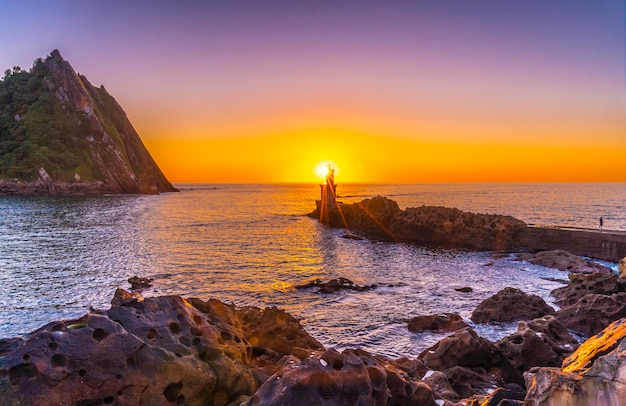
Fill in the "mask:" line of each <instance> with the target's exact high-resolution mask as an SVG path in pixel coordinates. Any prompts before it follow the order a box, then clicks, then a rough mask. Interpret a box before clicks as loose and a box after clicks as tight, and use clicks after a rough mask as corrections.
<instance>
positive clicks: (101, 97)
mask: <svg viewBox="0 0 626 406" xmlns="http://www.w3.org/2000/svg"><path fill="white" fill-rule="evenodd" d="M175 190H176V189H175V188H174V187H173V186H172V184H171V183H170V182H169V181H168V180H167V178H166V177H165V175H163V172H161V170H160V169H159V167H158V165H157V164H156V162H154V159H152V157H151V156H150V153H149V152H148V150H147V149H146V148H145V146H144V145H143V142H142V141H141V139H140V138H139V135H138V134H137V132H136V131H135V129H134V128H133V125H132V124H131V123H130V121H129V120H128V117H127V116H126V113H125V112H124V110H123V109H122V107H121V106H120V105H119V104H118V103H117V102H116V101H115V99H114V98H113V96H111V95H110V94H109V93H108V92H107V91H106V90H105V89H104V87H103V86H101V87H99V88H97V87H94V86H92V85H91V83H89V81H88V80H87V78H86V77H84V76H81V75H78V74H77V73H76V72H75V71H74V69H73V68H72V66H71V65H70V64H69V62H67V61H66V60H64V59H63V57H62V56H61V54H60V53H59V51H57V50H54V51H52V52H51V53H50V55H49V56H48V57H47V58H46V59H45V60H42V59H38V60H36V61H35V63H34V64H33V67H32V69H31V70H30V71H24V70H22V69H21V68H19V67H17V66H16V67H14V68H13V69H9V70H7V71H5V73H4V77H3V78H2V80H0V195H5V194H102V193H160V192H172V191H175Z"/></svg>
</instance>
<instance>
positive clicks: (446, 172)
mask: <svg viewBox="0 0 626 406" xmlns="http://www.w3.org/2000/svg"><path fill="white" fill-rule="evenodd" d="M146 144H147V146H148V148H149V150H150V151H151V152H152V154H153V155H154V157H155V159H156V160H157V162H158V163H159V165H160V167H161V168H162V169H163V170H164V172H165V173H166V174H167V175H168V176H169V177H170V178H171V179H173V180H174V181H179V182H205V181H207V180H210V181H213V182H215V181H217V182H314V181H319V180H320V179H319V178H318V177H317V175H316V174H315V173H314V169H315V166H316V165H317V164H319V163H320V162H321V161H323V160H330V161H333V162H334V163H336V164H337V166H338V173H337V179H338V181H341V182H373V183H389V182H394V183H433V182H476V181H489V182H511V181H514V182H515V181H521V182H550V181H555V182H556V181H624V180H626V177H625V176H624V165H625V164H624V157H625V156H626V147H624V146H615V147H603V146H599V147H589V146H581V145H579V146H572V147H567V146H559V145H536V144H526V145H521V144H518V145H515V144H495V143H485V144H480V143H473V144H465V143H459V142H454V143H438V142H420V141H414V140H409V139H398V138H384V137H375V136H371V135H364V134H346V133H341V132H338V131H328V132H322V131H312V132H309V133H307V132H303V133H297V134H285V135H282V136H274V137H256V138H237V139H229V140H202V139H187V140H181V139H176V140H168V139H163V140H149V141H147V142H146ZM180 157H184V159H180Z"/></svg>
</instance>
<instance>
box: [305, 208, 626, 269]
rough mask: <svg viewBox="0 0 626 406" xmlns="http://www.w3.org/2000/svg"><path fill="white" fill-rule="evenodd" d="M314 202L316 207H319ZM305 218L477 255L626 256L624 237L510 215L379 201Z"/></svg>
mask: <svg viewBox="0 0 626 406" xmlns="http://www.w3.org/2000/svg"><path fill="white" fill-rule="evenodd" d="M318 203H319V202H318ZM309 216H311V217H313V218H316V219H318V220H320V221H322V222H323V223H324V224H327V225H329V226H331V227H336V228H347V229H348V230H349V231H356V232H360V233H364V234H366V235H368V236H370V237H373V238H376V239H381V240H386V241H398V242H413V243H417V244H423V245H433V246H439V247H458V248H470V249H476V250H528V251H540V250H554V249H565V250H567V251H569V252H572V253H574V254H576V255H583V256H588V257H591V258H596V259H600V260H604V261H611V262H617V261H619V260H620V259H621V258H623V257H624V256H626V233H619V232H608V231H605V232H600V231H593V230H578V229H559V228H541V227H531V226H528V225H527V224H526V223H524V222H523V221H521V220H518V219H516V218H513V217H511V216H502V215H493V214H477V213H469V212H464V211H461V210H458V209H454V208H447V207H433V206H422V207H416V208H407V209H405V210H401V209H400V207H399V206H398V204H397V203H396V202H394V201H393V200H390V199H387V198H385V197H382V196H376V197H373V198H371V199H365V200H363V201H361V202H360V203H353V204H342V203H338V204H337V205H329V206H328V207H324V208H322V207H320V205H319V204H318V207H317V208H316V210H315V211H313V212H312V213H310V214H309Z"/></svg>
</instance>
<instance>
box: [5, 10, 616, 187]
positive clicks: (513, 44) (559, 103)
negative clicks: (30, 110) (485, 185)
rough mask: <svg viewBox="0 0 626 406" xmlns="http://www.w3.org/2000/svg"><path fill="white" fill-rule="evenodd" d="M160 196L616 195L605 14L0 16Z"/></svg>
mask: <svg viewBox="0 0 626 406" xmlns="http://www.w3.org/2000/svg"><path fill="white" fill-rule="evenodd" d="M0 10H1V12H0V38H1V39H0V66H1V67H2V71H4V70H5V69H8V68H11V67H13V66H16V65H17V66H21V67H22V68H30V67H31V66H32V63H33V61H34V60H35V59H36V58H39V57H45V56H47V55H48V54H49V53H50V52H51V51H52V50H53V49H59V51H60V52H61V54H62V55H63V57H64V58H65V59H66V60H68V61H69V62H70V63H71V64H72V66H73V67H74V69H75V70H76V71H78V72H80V73H81V74H83V75H85V76H86V77H87V78H88V79H89V81H90V82H91V83H92V84H94V85H96V86H99V85H101V84H102V85H104V86H105V88H106V89H107V90H108V91H109V93H111V94H112V95H113V96H114V97H115V98H116V100H117V101H118V102H119V103H120V105H121V106H122V107H123V108H124V110H125V111H126V113H127V115H128V117H129V118H130V120H131V122H132V123H133V125H134V127H135V129H136V130H137V131H138V133H139V135H140V136H141V138H142V140H143V142H144V144H145V145H146V147H147V148H148V150H149V151H150V153H151V154H152V155H153V157H154V158H155V160H156V161H157V163H158V164H159V166H160V167H161V169H162V170H163V172H164V173H165V174H166V176H167V177H168V178H169V179H170V180H171V181H174V182H250V183H262V182H315V181H319V179H318V178H317V177H316V175H315V172H314V168H315V166H316V165H318V164H319V163H320V162H325V161H331V162H333V163H334V164H335V165H336V166H337V177H336V179H337V181H338V182H339V183H341V182H374V183H441V182H545V181H547V182H555V181H567V182H569V181H622V182H623V181H626V95H625V93H626V84H625V76H626V73H625V60H626V58H625V40H624V38H625V34H624V30H625V28H624V26H625V20H626V18H625V13H624V1H623V0H594V1H590V0H586V1H581V0H473V1H469V0H454V1H453V0H414V1H387V2H382V1H358V2H357V1H341V2H338V1H325V0H319V1H302V2H297V1H272V0H268V1H241V0H228V1H211V2H203V1H184V2H177V1H132V2H127V1H107V2H96V1H84V0H83V1H74V0H65V1H64V0H58V1H28V0H26V1H19V2H18V1H6V0H0Z"/></svg>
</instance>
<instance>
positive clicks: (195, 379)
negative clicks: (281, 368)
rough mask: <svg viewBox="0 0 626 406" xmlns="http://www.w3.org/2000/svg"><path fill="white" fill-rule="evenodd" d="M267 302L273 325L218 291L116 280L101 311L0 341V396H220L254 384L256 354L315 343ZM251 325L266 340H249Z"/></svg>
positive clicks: (41, 399)
mask: <svg viewBox="0 0 626 406" xmlns="http://www.w3.org/2000/svg"><path fill="white" fill-rule="evenodd" d="M266 312H269V313H272V314H274V315H275V316H272V317H274V318H276V319H280V320H281V322H282V325H280V324H279V325H277V324H267V325H265V327H264V328H262V327H259V326H258V325H256V324H254V322H255V321H258V319H257V318H250V317H247V316H249V315H250V313H251V312H250V311H247V312H246V311H244V312H243V313H242V312H241V311H240V310H239V309H237V308H236V307H235V306H232V305H225V304H224V303H222V302H219V301H217V300H209V301H207V302H203V301H200V300H191V301H189V300H185V299H183V298H180V297H177V296H164V297H158V298H146V299H144V298H142V297H141V296H139V295H138V294H131V293H128V292H124V291H122V290H118V291H117V292H116V295H115V298H114V299H113V301H112V306H111V309H110V310H108V311H106V312H91V313H89V314H87V315H85V316H84V317H82V318H80V319H77V320H71V321H59V322H52V323H50V324H48V325H46V326H44V327H42V328H40V329H39V330H36V331H34V332H32V333H30V334H29V335H28V336H26V337H25V338H24V339H22V340H17V341H16V340H12V341H10V342H8V343H6V342H5V343H4V344H3V345H0V348H4V349H5V350H4V351H6V353H4V354H0V404H32V405H35V404H37V405H52V404H103V403H104V404H108V403H116V404H117V403H119V404H136V405H154V404H167V403H184V404H192V405H193V404H198V405H201V404H214V405H225V404H227V403H229V402H232V401H234V400H235V399H238V398H239V397H240V396H242V395H248V396H249V395H252V394H253V393H254V391H255V390H256V389H257V387H258V386H259V385H260V383H261V382H260V381H259V380H258V379H256V378H255V376H256V375H258V374H257V373H256V372H255V369H254V367H253V366H252V365H253V361H254V360H255V358H257V357H258V356H259V354H265V353H267V352H270V351H272V352H275V353H276V354H278V355H280V356H281V357H282V356H283V355H286V354H285V353H287V352H290V351H291V350H292V349H293V348H295V347H298V348H302V349H305V350H307V351H313V350H319V349H320V348H321V345H320V344H319V343H317V342H316V341H315V340H313V339H312V338H311V337H310V336H308V334H306V333H304V335H302V334H296V333H293V332H294V331H296V332H300V333H302V332H303V330H302V329H301V327H300V326H299V323H298V322H297V321H296V320H295V319H293V318H292V317H291V316H289V315H287V314H286V313H284V312H282V311H280V310H268V311H261V310H258V313H263V314H265V313H266ZM285 326H287V327H285ZM251 332H253V334H257V335H258V336H271V340H270V341H269V343H268V341H264V340H259V342H258V343H257V345H256V346H254V347H253V346H251V345H250V343H249V340H250V339H251V338H252V339H253V338H254V337H253V336H252V335H251ZM283 333H285V334H283ZM303 337H304V339H302V338H303ZM265 345H267V346H268V347H271V348H266V347H264V346H265Z"/></svg>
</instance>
